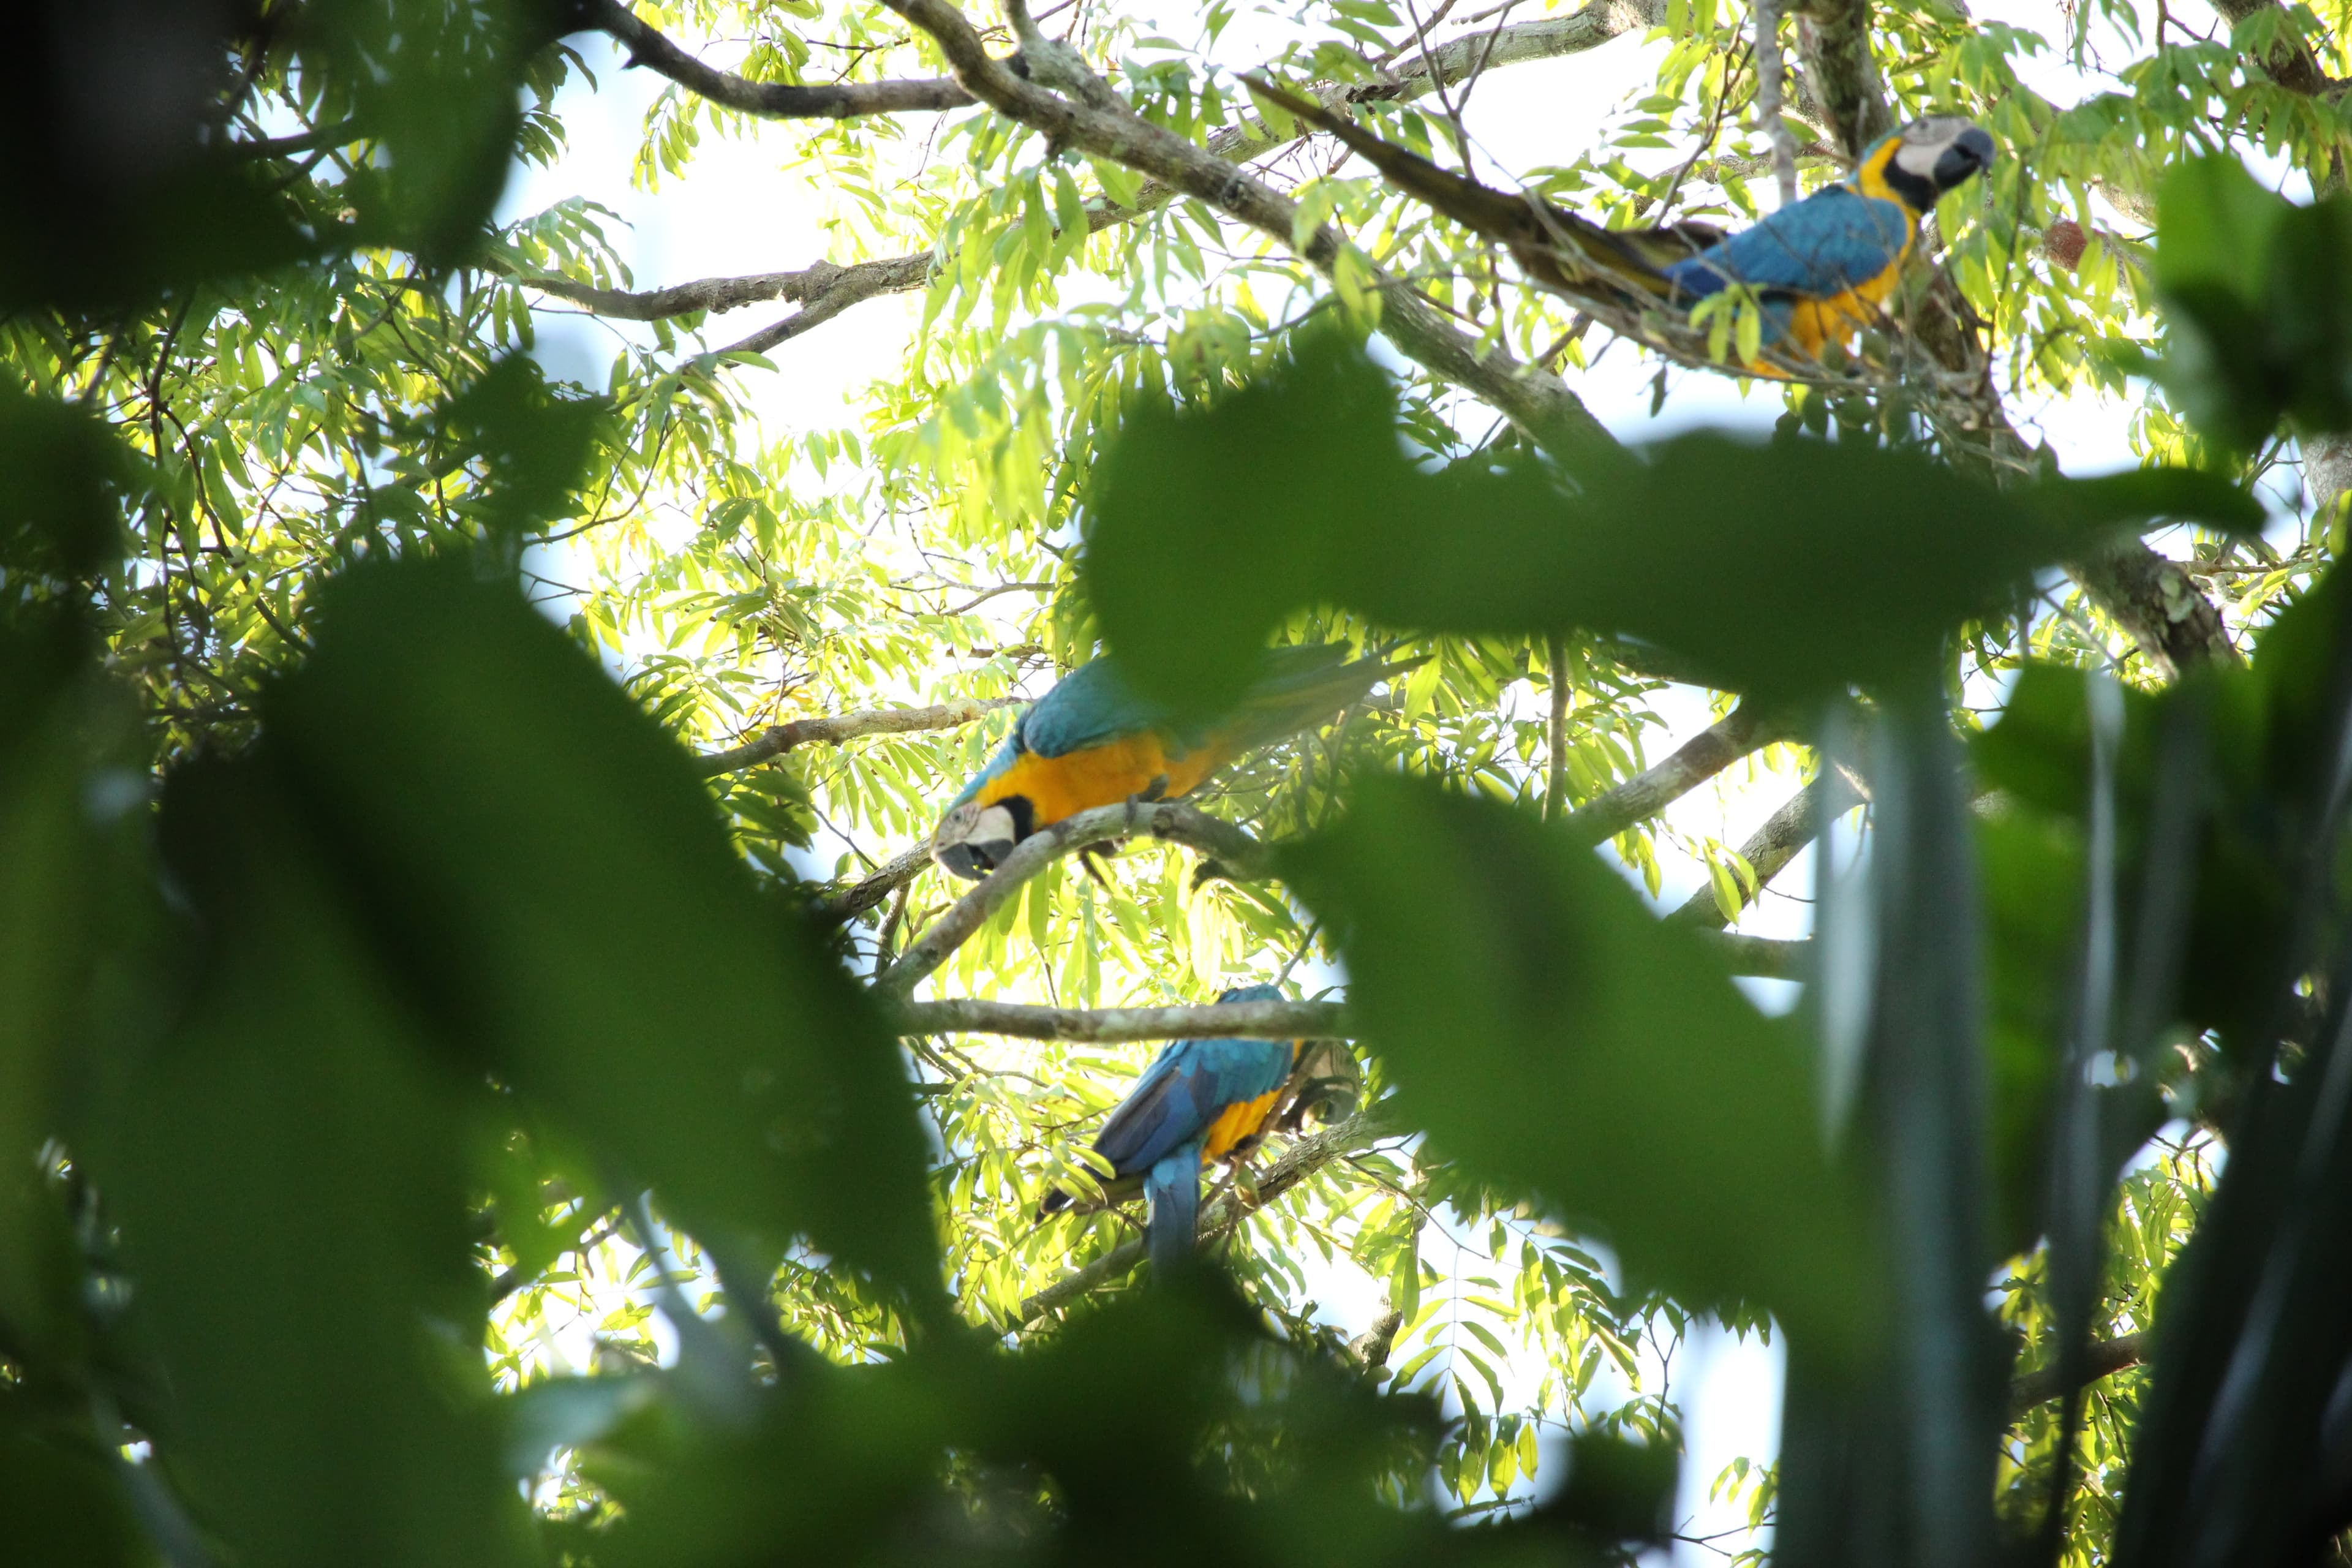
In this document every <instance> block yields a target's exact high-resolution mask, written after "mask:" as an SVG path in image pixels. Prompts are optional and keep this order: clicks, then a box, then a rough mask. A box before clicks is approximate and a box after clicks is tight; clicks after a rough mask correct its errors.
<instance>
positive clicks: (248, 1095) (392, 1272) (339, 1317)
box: [93, 763, 528, 1568]
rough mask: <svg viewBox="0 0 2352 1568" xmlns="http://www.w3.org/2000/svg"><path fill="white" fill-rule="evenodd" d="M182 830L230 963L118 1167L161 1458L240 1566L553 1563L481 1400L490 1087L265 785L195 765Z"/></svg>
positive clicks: (174, 807) (182, 795)
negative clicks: (472, 1195) (476, 1210)
mask: <svg viewBox="0 0 2352 1568" xmlns="http://www.w3.org/2000/svg"><path fill="white" fill-rule="evenodd" d="M164 834H165V838H166V841H167V845H168V846H169V847H170V853H171V858H172V861H173V871H174V876H175V879H176V881H177V882H178V884H179V886H180V888H181V889H183V890H184V894H185V896H186V897H187V898H188V899H189V900H190V902H191V903H192V905H193V906H194V910H196V911H197V913H198V916H199V918H200V920H201V921H202V922H203V934H204V939H205V942H206V943H207V945H208V947H209V949H210V957H211V958H212V960H213V962H212V964H211V966H210V973H209V978H208V980H207V982H206V984H205V986H204V988H203V990H202V992H201V994H199V995H198V996H197V998H196V999H195V1000H194V1004H193V1005H192V1006H191V1008H190V1010H189V1012H188V1014H187V1015H186V1016H185V1017H184V1020H183V1022H182V1024H181V1025H180V1026H179V1027H178V1028H177V1030H176V1031H175V1032H174V1034H173V1037H171V1038H170V1039H168V1040H166V1041H164V1042H163V1044H162V1045H161V1046H160V1047H158V1048H157V1049H156V1050H155V1051H154V1052H153V1053H152V1056H151V1057H150V1058H149V1059H147V1060H145V1061H144V1062H142V1064H140V1065H139V1067H138V1068H136V1070H135V1071H133V1072H132V1073H131V1075H130V1076H129V1077H128V1079H127V1081H125V1082H124V1083H123V1084H122V1086H121V1092H120V1100H119V1103H118V1105H117V1107H116V1109H115V1114H114V1115H113V1116H111V1117H110V1119H109V1123H108V1136H107V1137H105V1138H104V1139H103V1140H102V1141H100V1149H99V1151H98V1152H97V1153H96V1156H95V1159H94V1162H93V1163H94V1164H95V1166H96V1169H97V1172H98V1176H99V1180H100V1183H101V1184H102V1189H103V1190H104V1191H105V1192H106V1193H107V1194H108V1196H109V1200H110V1203H112V1204H114V1205H119V1206H118V1208H117V1209H116V1210H115V1212H116V1213H117V1214H118V1215H119V1216H120V1221H121V1227H122V1232H123V1237H124V1247H125V1252H126V1255H127V1260H128V1267H129V1271H130V1274H131V1278H132V1279H135V1280H136V1282H137V1284H136V1296H135V1304H136V1308H137V1310H138V1313H139V1318H140V1322H141V1325H142V1329H143V1331H144V1332H145V1334H146V1335H147V1336H148V1337H149V1338H150V1339H151V1340H152V1342H153V1344H154V1346H155V1347H156V1350H157V1352H158V1353H159V1355H160V1358H161V1361H162V1363H163V1369H164V1373H165V1389H166V1395H165V1398H164V1400H163V1405H162V1406H161V1412H160V1414H159V1415H158V1416H157V1417H156V1419H155V1424H154V1426H153V1428H152V1430H153V1435H154V1436H155V1438H156V1441H157V1445H158V1447H159V1449H160V1450H161V1451H162V1452H163V1454H165V1455H166V1456H168V1458H169V1461H170V1463H171V1465H172V1467H173V1477H174V1479H175V1481H177V1482H178V1483H179V1484H180V1486H181V1488H182V1489H183V1495H184V1497H186V1498H187V1500H188V1501H189V1505H190V1511H191V1513H192V1514H193V1515H194V1517H195V1518H197V1519H199V1520H201V1521H203V1522H204V1524H205V1527H207V1528H209V1529H213V1530H216V1531H218V1532H219V1533H220V1535H221V1536H222V1537H224V1538H225V1540H226V1542H228V1543H230V1546H231V1550H232V1551H233V1552H235V1556H236V1561H238V1562H241V1563H254V1564H257V1565H266V1564H283V1565H285V1568H295V1565H298V1564H308V1563H320V1562H326V1561H333V1562H354V1563H501V1562H522V1561H526V1560H527V1557H528V1553H527V1551H526V1548H527V1533H526V1531H527V1520H528V1515H527V1511H526V1509H525V1505H524V1503H523V1500H522V1499H521V1498H520V1496H519V1495H518V1494H517V1493H516V1491H515V1490H514V1489H513V1488H512V1486H511V1485H510V1484H509V1483H508V1482H507V1481H506V1479H505V1478H504V1475H503V1474H502V1472H501V1469H500V1468H499V1453H498V1440H497V1431H496V1426H495V1422H494V1420H493V1412H492V1406H491V1404H490V1400H489V1397H488V1393H487V1391H486V1390H484V1389H483V1388H482V1386H481V1373H480V1353H481V1352H480V1351H479V1348H478V1347H479V1345H480V1342H481V1337H482V1332H483V1325H482V1312H483V1306H484V1300H485V1298H484V1295H483V1292H482V1289H481V1285H480V1280H479V1277H478V1274H477V1273H476V1271H475V1267H474V1263H473V1250H474V1249H473V1247H472V1236H471V1229H470V1226H469V1225H468V1223H467V1220H468V1213H467V1209H468V1205H467V1194H466V1188H465V1179H464V1175H465V1172H464V1158H463V1140H462V1137H461V1132H460V1127H461V1123H460V1121H459V1110H460V1108H461V1105H462V1100H461V1096H462V1095H464V1094H466V1093H468V1092H471V1093H474V1094H478V1093H479V1090H478V1089H471V1090H469V1089H467V1085H466V1082H465V1080H464V1079H462V1078H460V1077H458V1076H457V1075H455V1074H453V1073H451V1072H449V1071H448V1070H447V1068H446V1066H445V1065H442V1064H438V1063H436V1062H435V1061H434V1060H433V1058H432V1056H431V1054H430V1053H428V1052H427V1051H425V1050H424V1049H422V1048H421V1047H420V1042H419V1040H418V1038H417V1037H416V1035H415V1030H414V1024H415V1019H414V1017H413V1015H411V1014H410V1013H409V1012H408V1011H407V1009H406V1008H405V1007H404V1005H402V1003H401V1000H400V999H399V997H398V995H397V994H396V993H395V992H394V989H392V988H391V987H389V986H387V984H385V979H386V977H385V976H384V975H383V973H381V972H380V971H378V970H377V969H376V968H375V967H374V966H373V964H371V963H369V962H368V961H367V959H366V958H365V957H364V949H365V938H364V936H363V934H362V933H361V932H359V931H355V930H353V929H352V926H351V925H350V924H349V923H348V921H347V920H346V918H345V916H344V913H343V911H342V910H341V908H340V907H339V902H340V900H337V899H336V897H335V896H334V894H333V891H332V889H330V888H328V887H327V886H325V885H324V884H323V882H322V880H321V879H320V877H319V875H318V869H319V868H318V867H317V864H316V862H315V861H314V860H313V859H312V858H311V857H310V855H309V854H307V853H306V851H305V848H304V846H303V844H302V842H301V837H300V834H299V827H297V826H295V825H294V824H292V823H291V822H290V821H289V817H288V816H287V814H286V812H285V810H284V808H283V805H282V803H281V801H280V800H279V798H278V795H277V791H276V787H275V782H274V781H273V780H271V779H270V778H269V777H268V774H267V773H266V771H265V770H263V769H261V768H258V767H256V766H254V765H252V764H250V763H213V764H205V765H201V766H199V767H196V768H194V769H191V770H188V771H186V772H184V773H183V774H182V775H181V776H180V777H179V778H178V779H176V780H175V781H174V783H173V788H172V791H171V795H170V797H169V799H168V801H167V804H166V807H165V826H164Z"/></svg>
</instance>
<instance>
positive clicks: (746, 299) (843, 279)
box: [515, 253, 931, 321]
mask: <svg viewBox="0 0 2352 1568" xmlns="http://www.w3.org/2000/svg"><path fill="white" fill-rule="evenodd" d="M930 259H931V258H930V257H929V253H925V254H923V255H919V256H894V257H892V258H889V259H888V260H886V261H861V262H859V263H857V264H856V266H854V267H836V266H835V265H834V264H833V263H832V262H830V261H819V262H815V263H813V264H812V265H810V266H808V267H804V268H802V269H801V270H800V271H798V272H755V273H752V274H751V275H750V276H748V277H743V278H698V279H695V280H694V281H693V282H691V283H675V284H672V285H671V286H670V287H668V288H667V289H642V290H638V291H635V292H632V291H631V290H629V289H599V288H597V287H596V286H594V285H593V284H590V283H575V282H573V281H572V279H569V278H554V277H546V276H530V277H519V278H517V279H515V281H516V282H518V283H522V284H526V285H528V286H529V287H530V288H533V289H538V290H539V291H540V292H541V293H542V294H552V295H554V296H555V297H556V298H558V299H560V300H571V301H572V303H573V304H575V305H584V306H586V307H587V308H588V309H589V310H593V311H595V312H596V314H598V315H600V316H611V317H613V318H614V319H615V320H618V321H667V320H668V319H669V318H670V317H672V316H685V315H690V314H692V313H693V312H695V311H697V310H740V309H742V308H743V307H744V306H746V305H758V304H764V303H765V302H767V301H768V300H789V301H792V302H793V303H797V304H803V305H809V306H812V307H813V306H815V305H817V304H819V303H822V302H823V301H824V300H831V299H836V298H839V297H841V296H843V295H845V294H850V295H855V296H856V299H859V300H866V299H871V298H873V297H874V296H875V295H877V294H887V293H891V292H893V291H896V290H901V289H919V288H921V287H922V286H923V280H924V279H925V278H926V277H927V276H928V275H929V270H930Z"/></svg>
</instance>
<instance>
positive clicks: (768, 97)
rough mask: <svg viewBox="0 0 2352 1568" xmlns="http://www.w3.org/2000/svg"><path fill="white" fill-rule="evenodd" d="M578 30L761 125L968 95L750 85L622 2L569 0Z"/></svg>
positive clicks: (868, 86) (967, 100) (965, 99)
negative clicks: (606, 38) (611, 42)
mask: <svg viewBox="0 0 2352 1568" xmlns="http://www.w3.org/2000/svg"><path fill="white" fill-rule="evenodd" d="M573 14H574V16H575V17H576V19H577V20H578V23H579V25H580V26H582V27H583V28H591V29H593V30H595V31H597V32H600V33H609V34H611V35H612V36H613V37H614V38H615V39H616V40H618V41H619V42H620V44H621V45H622V47H625V48H626V49H627V50H628V51H629V64H631V65H633V66H646V67H648V68H651V69H652V70H654V71H655V72H656V74H658V75H661V76H666V77H667V78H669V79H670V80H672V81H674V82H676V83H677V84H678V86H680V87H682V88H685V89H687V90H688V91H689V92H692V93H695V94H697V95H698V96H699V97H702V98H707V99H709V100H710V101H711V102H713V103H717V104H723V105H725V106H726V107H727V108H729V109H732V110H740V112H742V113H745V114H756V115H758V116H760V117H761V119H764V120H848V119H852V118H854V117H856V116H857V115H861V114H903V113H908V112H919V111H924V110H943V109H963V108H966V107H968V106H969V105H970V104H971V94H970V93H968V92H966V91H965V90H964V89H961V88H960V87H958V86H957V85H956V84H955V83H954V82H952V81H950V80H948V79H945V78H943V77H929V78H924V79H919V80H914V81H855V82H836V83H830V84H826V85H823V86H817V87H809V86H805V85H802V84H798V83H792V82H772V81H751V80H747V79H744V78H742V77H740V76H737V75H735V74H733V73H732V72H730V71H723V70H719V69H716V68H712V67H710V66H707V65H704V64H703V63H702V62H701V61H700V60H698V59H697V58H694V57H693V56H692V55H690V54H688V53H687V52H686V51H685V50H684V49H682V48H680V47H677V45H676V44H674V43H672V42H671V41H670V40H669V39H668V38H667V37H663V36H662V35H661V34H660V33H657V32H656V31H655V30H654V29H653V28H652V27H650V26H647V25H646V23H644V22H642V21H640V20H638V18H637V16H636V13H635V12H634V11H631V10H630V9H629V8H628V7H627V6H626V5H623V4H621V0H576V4H575V9H574V13H573Z"/></svg>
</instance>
